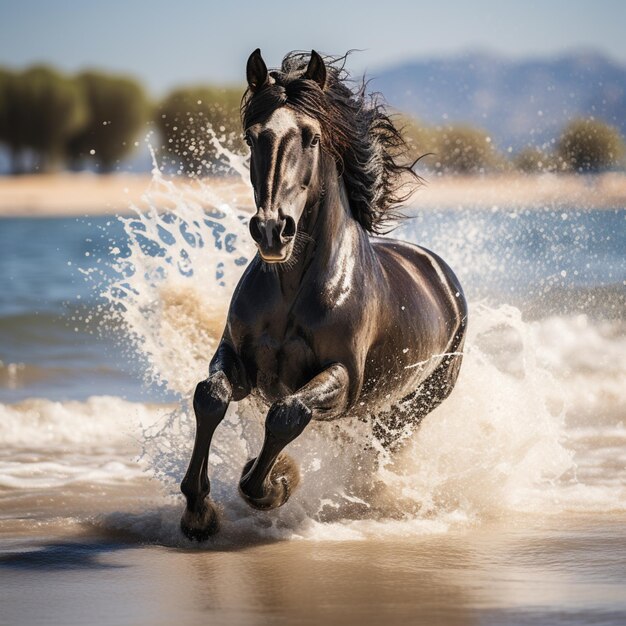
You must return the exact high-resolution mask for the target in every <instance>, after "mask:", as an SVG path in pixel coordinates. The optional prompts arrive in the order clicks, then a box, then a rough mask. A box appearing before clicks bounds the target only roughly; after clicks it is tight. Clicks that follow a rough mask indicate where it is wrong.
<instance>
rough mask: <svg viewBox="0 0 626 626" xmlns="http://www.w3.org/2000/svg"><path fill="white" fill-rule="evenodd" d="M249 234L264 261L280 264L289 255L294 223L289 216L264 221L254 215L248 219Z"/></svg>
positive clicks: (294, 227)
mask: <svg viewBox="0 0 626 626" xmlns="http://www.w3.org/2000/svg"><path fill="white" fill-rule="evenodd" d="M250 234H251V235H252V239H254V242H255V243H256V245H257V247H258V248H259V253H260V255H261V257H262V258H263V260H264V261H266V262H267V263H282V262H283V261H286V260H287V259H288V258H289V256H290V255H291V250H292V247H293V240H294V238H295V235H296V222H295V220H294V219H293V218H292V217H290V216H289V215H287V216H285V217H281V216H279V217H278V218H273V217H272V218H269V219H266V220H263V219H261V218H260V217H259V216H258V215H255V216H254V217H253V218H251V219H250Z"/></svg>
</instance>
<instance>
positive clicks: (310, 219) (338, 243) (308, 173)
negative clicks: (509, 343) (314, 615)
mask: <svg viewBox="0 0 626 626" xmlns="http://www.w3.org/2000/svg"><path fill="white" fill-rule="evenodd" d="M344 66H345V57H322V56H321V55H320V54H318V53H317V52H315V51H314V50H313V51H312V52H311V53H310V54H308V53H302V52H291V53H289V54H287V55H286V57H285V58H284V59H283V62H282V65H281V67H280V69H277V70H273V71H268V69H267V66H266V64H265V61H264V60H263V58H262V56H261V52H260V50H259V49H257V50H255V51H254V52H253V53H252V54H251V55H250V57H249V59H248V62H247V67H246V77H247V83H248V86H247V89H246V91H245V93H244V96H243V98H242V104H241V118H242V125H243V130H244V136H245V141H246V143H247V144H248V146H249V149H250V180H251V183H252V187H253V191H254V201H255V206H256V213H255V214H254V215H253V216H252V217H251V219H250V221H249V230H250V234H251V236H252V239H253V240H254V242H255V244H256V247H257V252H256V255H255V256H254V258H253V259H252V260H251V261H250V263H249V265H248V266H247V268H246V269H245V271H244V272H243V275H242V277H241V279H240V281H239V283H238V285H237V287H236V289H235V291H234V294H233V296H232V299H231V302H230V307H229V311H228V316H227V321H226V326H225V329H224V332H223V335H222V337H221V340H220V342H219V345H218V347H217V350H216V352H215V354H214V356H213V358H212V360H211V362H210V366H209V375H208V378H206V379H205V380H202V381H201V382H200V383H198V385H197V387H196V388H195V392H194V395H193V409H194V413H195V419H196V433H195V441H194V446H193V452H192V455H191V460H190V463H189V467H188V469H187V472H186V474H185V476H184V479H183V480H182V483H181V491H182V493H183V495H184V496H185V498H186V508H185V511H184V513H183V516H182V518H181V529H182V531H183V533H184V534H185V535H186V536H187V537H188V538H189V539H195V540H198V541H202V540H205V539H207V538H208V537H209V536H210V535H212V534H213V533H215V532H216V531H217V530H218V528H219V519H218V515H217V512H216V508H215V505H214V503H213V502H212V501H211V500H210V498H208V496H209V493H210V482H209V478H208V458H209V448H210V445H211V439H212V437H213V434H214V432H215V429H216V428H217V427H218V425H219V424H220V422H221V421H222V419H223V418H224V415H225V413H226V410H227V408H228V406H229V403H230V402H232V401H235V402H238V401H241V400H243V399H244V398H246V397H247V396H250V395H252V396H253V397H256V398H258V399H260V400H261V401H262V403H263V405H265V406H268V407H269V410H268V412H267V416H266V419H265V430H264V441H263V444H262V448H261V450H260V452H259V454H258V456H257V457H256V458H254V459H251V460H249V461H248V462H247V463H246V465H245V467H244V468H243V472H242V474H241V479H240V482H239V493H240V495H241V496H242V497H243V499H244V500H245V501H246V502H247V503H248V504H249V505H250V506H252V507H254V508H256V509H261V510H270V509H274V508H276V507H280V506H282V505H284V504H285V503H286V502H287V501H288V499H289V497H290V495H291V494H292V493H293V491H294V489H295V488H296V486H297V484H298V482H299V480H300V476H299V471H298V467H297V465H296V463H295V462H294V461H293V459H291V458H290V457H289V456H288V455H287V454H285V453H284V452H283V450H284V448H285V447H286V446H287V445H288V444H289V443H291V442H292V441H294V440H295V439H296V438H297V437H298V436H299V435H300V434H301V433H302V432H303V431H304V430H305V429H306V428H307V425H308V424H309V423H310V422H311V420H336V419H340V418H342V417H345V416H360V417H361V416H363V415H377V416H379V418H380V419H377V420H376V428H377V432H375V434H376V435H377V436H378V437H379V438H380V440H381V441H382V443H383V444H384V445H385V446H387V447H390V448H393V446H394V445H395V444H397V442H398V441H399V440H401V439H402V433H403V432H407V430H408V431H411V430H412V429H413V428H414V427H415V426H416V425H417V424H419V422H420V421H421V420H422V419H423V417H424V416H425V415H426V414H428V413H429V412H431V411H432V410H433V409H434V408H435V407H437V406H438V405H439V404H440V403H441V402H442V401H443V400H444V399H445V398H446V397H447V396H448V395H449V394H450V392H451V391H452V388H453V387H454V384H455V382H456V379H457V376H458V373H459V369H460V366H461V361H462V354H463V344H464V340H465V331H466V325H467V304H466V301H465V298H464V295H463V290H462V289H461V285H460V284H459V281H458V279H457V278H456V276H455V275H454V273H453V272H452V270H451V269H450V267H448V265H446V263H445V262H444V261H443V260H442V259H441V258H439V257H438V256H437V255H436V254H435V253H433V252H431V251H429V250H427V249H425V248H422V247H419V246H417V245H413V244H410V243H406V242H403V241H399V240H394V239H391V238H388V237H384V236H381V235H383V234H386V232H385V228H386V227H387V225H388V224H390V223H393V220H394V219H396V218H397V216H398V214H399V213H398V210H399V208H400V207H401V205H402V203H403V202H405V201H406V199H407V198H408V195H409V194H410V193H412V191H413V189H414V188H415V185H417V184H419V182H420V181H421V179H420V177H419V176H418V175H417V174H415V173H414V171H413V167H412V165H409V164H406V163H404V162H401V158H402V156H401V155H402V154H405V153H406V148H407V145H406V144H405V142H404V140H403V138H402V134H401V131H399V130H398V129H397V128H396V126H395V125H394V123H393V121H392V118H391V116H390V114H389V113H388V111H387V108H386V107H385V105H384V103H382V102H381V101H380V99H379V98H378V97H377V96H375V95H367V94H366V90H365V83H364V82H363V83H362V84H361V85H360V86H356V87H350V86H349V74H348V73H347V71H346V70H345V69H344ZM407 181H409V186H410V190H409V191H407V190H406V185H407ZM390 220H392V222H390ZM407 406H408V407H409V410H407ZM401 407H402V408H401ZM375 430H376V429H375Z"/></svg>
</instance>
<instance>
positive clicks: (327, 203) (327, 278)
mask: <svg viewBox="0 0 626 626" xmlns="http://www.w3.org/2000/svg"><path fill="white" fill-rule="evenodd" d="M329 178H330V177H329ZM324 188H325V192H324V195H323V197H322V198H321V200H320V201H319V202H318V203H317V205H316V206H315V207H314V208H312V209H311V210H310V211H309V212H308V214H307V216H306V217H305V219H304V220H303V221H302V223H301V224H300V227H301V228H302V230H304V232H305V233H306V235H308V236H309V237H310V238H311V239H310V240H308V239H306V241H305V242H304V246H303V249H302V250H301V252H300V253H299V255H298V259H297V262H296V264H295V265H294V267H293V268H291V269H290V270H288V271H286V272H279V276H280V280H281V284H282V288H283V293H285V292H289V291H294V290H298V289H299V288H300V286H301V284H302V282H303V280H305V275H306V273H307V270H308V269H309V268H310V267H311V269H312V270H313V271H315V273H316V276H317V277H318V278H321V279H322V280H323V281H324V282H328V283H330V285H331V287H332V285H333V284H334V283H338V284H340V283H345V281H346V280H348V279H349V275H350V274H351V273H352V271H353V270H354V268H355V267H359V266H360V261H362V259H359V257H360V256H362V255H363V252H364V251H365V250H368V249H369V247H370V246H369V239H368V236H367V233H366V232H365V231H364V230H363V228H362V227H361V225H360V224H359V223H358V222H357V221H356V220H355V219H354V217H353V216H352V212H351V210H350V204H349V201H348V196H347V193H346V189H345V186H344V183H343V181H342V180H341V179H339V178H337V177H336V176H333V177H332V178H330V180H328V181H326V182H325V185H324Z"/></svg>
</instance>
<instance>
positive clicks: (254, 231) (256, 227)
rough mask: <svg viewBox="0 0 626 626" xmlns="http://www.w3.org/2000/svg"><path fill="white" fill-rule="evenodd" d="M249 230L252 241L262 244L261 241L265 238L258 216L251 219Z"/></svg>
mask: <svg viewBox="0 0 626 626" xmlns="http://www.w3.org/2000/svg"><path fill="white" fill-rule="evenodd" d="M249 228H250V234H251V235H252V239H254V241H256V243H261V239H262V238H263V234H262V233H261V220H260V219H259V218H258V217H256V216H255V217H252V218H251V219H250V226H249Z"/></svg>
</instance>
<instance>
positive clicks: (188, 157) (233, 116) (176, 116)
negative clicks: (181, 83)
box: [155, 87, 245, 175]
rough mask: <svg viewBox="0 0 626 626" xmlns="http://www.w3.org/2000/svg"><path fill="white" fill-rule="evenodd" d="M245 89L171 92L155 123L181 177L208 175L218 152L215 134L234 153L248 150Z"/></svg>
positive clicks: (209, 88)
mask: <svg viewBox="0 0 626 626" xmlns="http://www.w3.org/2000/svg"><path fill="white" fill-rule="evenodd" d="M242 93H243V90H242V89H237V88H224V89H221V88H217V87H191V88H183V89H177V90H175V91H173V92H171V93H170V94H169V95H168V96H167V97H166V98H165V99H164V100H163V101H162V102H161V104H160V105H159V107H158V108H157V111H156V117H155V122H156V124H157V127H158V129H159V131H160V133H161V137H162V139H163V142H164V149H165V151H166V152H168V153H169V154H170V155H171V156H172V164H173V165H176V166H177V168H178V171H179V172H180V173H182V172H187V173H189V174H193V175H201V174H203V173H207V172H208V171H209V170H210V168H211V166H212V165H213V163H214V160H215V155H216V149H215V147H214V146H213V144H212V143H211V131H213V132H214V133H215V135H216V136H217V138H218V139H219V141H220V142H221V143H222V144H223V145H225V146H226V147H227V148H229V149H231V150H235V151H236V152H242V151H244V150H245V146H244V142H243V137H242V133H241V121H240V117H239V106H240V102H241V94H242Z"/></svg>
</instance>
